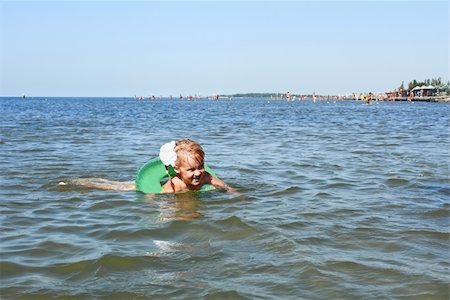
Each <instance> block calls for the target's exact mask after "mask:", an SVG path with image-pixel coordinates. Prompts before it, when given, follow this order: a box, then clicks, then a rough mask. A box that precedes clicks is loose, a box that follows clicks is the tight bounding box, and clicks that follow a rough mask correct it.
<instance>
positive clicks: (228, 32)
mask: <svg viewBox="0 0 450 300" xmlns="http://www.w3.org/2000/svg"><path fill="white" fill-rule="evenodd" d="M0 34H1V35H0V96H21V95H22V94H26V95H28V96H133V95H143V96H149V95H155V96H159V95H163V96H168V95H174V96H178V95H179V94H183V95H189V94H191V95H194V94H200V95H213V94H232V93H240V92H244V93H245V92H286V91H290V92H292V93H312V92H316V93H321V94H346V93H351V92H360V91H366V92H367V91H372V92H380V91H385V90H389V89H393V88H397V87H398V86H399V85H400V84H401V82H402V81H405V84H406V83H407V82H409V81H411V80H413V79H417V80H423V79H426V78H437V77H442V79H443V80H445V82H447V80H448V73H449V72H448V68H449V60H448V59H449V4H448V1H436V2H432V1H423V2H419V1H397V2H388V1H384V2H381V1H349V2H341V1H329V2H312V1H311V2H308V1H287V2H279V1H273V2H269V1H260V2H258V1H246V2H243V1H224V2H209V1H200V2H188V1H181V2H162V1H161V2H155V1H138V2H119V1H114V2H106V1H101V2H90V1H83V2H66V1H53V2H39V1H32V2H12V1H11V2H9V1H7V2H1V3H0Z"/></svg>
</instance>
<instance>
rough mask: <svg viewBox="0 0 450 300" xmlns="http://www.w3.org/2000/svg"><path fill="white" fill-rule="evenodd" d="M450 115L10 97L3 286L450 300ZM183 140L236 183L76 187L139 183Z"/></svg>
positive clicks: (11, 295) (339, 106) (415, 109)
mask: <svg viewBox="0 0 450 300" xmlns="http://www.w3.org/2000/svg"><path fill="white" fill-rule="evenodd" d="M449 112H450V106H449V105H448V104H443V103H418V102H413V103H409V102H402V103H398V102H395V103H392V102H374V103H372V104H371V105H364V104H363V103H362V102H357V101H316V102H313V101H309V100H306V101H294V102H285V101H271V100H268V99H239V100H237V99H236V100H224V99H221V100H219V101H209V100H199V101H180V100H168V99H162V100H156V101H149V100H144V101H137V100H134V99H125V98H48V99H45V98H26V99H18V98H2V99H0V129H1V132H0V169H1V177H0V185H1V189H0V205H1V215H0V222H1V224H0V225H1V241H0V252H1V265H0V266H1V269H0V272H1V274H0V275H1V287H0V288H1V293H0V295H1V298H2V299H24V298H25V299H58V298H64V299H67V298H69V299H70V298H73V299H103V298H105V299H169V298H170V299H201V298H205V299H226V298H228V299H389V298H390V299H448V298H449V282H450V278H449V276H450V274H449V266H450V264H449V220H450V217H449V209H450V204H449V192H450V183H449V159H450V158H449V149H450V138H449V120H450V114H449ZM184 137H190V138H192V139H194V140H197V141H198V142H200V143H201V145H202V146H203V148H204V150H205V152H206V163H207V164H208V165H209V166H210V167H212V168H213V169H214V170H215V171H216V173H217V174H218V176H219V177H220V178H221V179H223V180H224V181H225V182H227V183H228V184H229V185H231V186H233V187H234V188H235V189H236V190H237V193H226V192H224V191H212V192H190V193H185V194H178V195H154V196H146V195H144V194H141V193H139V192H134V191H111V190H99V189H94V188H86V187H82V186H76V185H72V184H70V180H72V179H78V178H90V177H95V178H104V179H108V180H117V181H128V180H133V179H134V176H135V174H136V171H137V169H138V168H139V167H140V166H141V165H143V164H144V163H145V162H146V161H147V160H149V159H151V158H153V157H155V156H157V155H158V152H159V147H160V146H161V145H162V144H164V143H166V142H168V141H171V140H176V139H180V138H184ZM65 183H68V184H65Z"/></svg>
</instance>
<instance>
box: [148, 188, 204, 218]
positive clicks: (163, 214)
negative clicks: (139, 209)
mask: <svg viewBox="0 0 450 300" xmlns="http://www.w3.org/2000/svg"><path fill="white" fill-rule="evenodd" d="M198 194H199V192H187V193H180V194H167V195H166V194H164V195H163V194H148V195H145V198H146V201H147V203H148V204H149V205H150V207H151V208H152V209H153V210H155V211H158V213H159V218H158V219H159V221H160V222H167V221H174V220H193V219H199V218H202V217H203V214H201V213H200V212H199V210H200V209H201V205H202V203H201V201H200V198H199V195H198Z"/></svg>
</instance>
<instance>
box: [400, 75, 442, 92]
mask: <svg viewBox="0 0 450 300" xmlns="http://www.w3.org/2000/svg"><path fill="white" fill-rule="evenodd" d="M424 85H425V86H429V85H432V86H434V87H437V88H440V87H443V86H444V85H447V90H448V87H449V86H450V81H447V84H444V83H443V82H442V78H441V77H438V78H431V79H430V78H428V79H425V80H424V81H417V80H416V79H414V80H413V81H410V82H409V83H408V88H407V89H405V83H404V82H403V81H402V84H401V85H400V87H399V88H398V89H399V90H402V91H405V90H408V91H410V90H412V89H413V88H415V87H416V86H424Z"/></svg>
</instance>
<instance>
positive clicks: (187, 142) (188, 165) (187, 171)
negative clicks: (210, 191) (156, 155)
mask: <svg viewBox="0 0 450 300" xmlns="http://www.w3.org/2000/svg"><path fill="white" fill-rule="evenodd" d="M172 147H173V148H172ZM160 158H161V161H162V162H163V163H164V164H165V165H166V166H168V165H172V167H173V168H174V170H175V172H176V173H177V175H176V176H175V177H170V179H169V181H168V182H167V183H166V184H164V186H163V190H162V192H163V193H179V192H187V191H190V190H199V189H200V188H201V187H202V186H203V185H205V184H211V185H213V186H215V187H216V188H222V189H225V190H227V191H230V192H231V191H234V190H233V189H232V188H230V187H229V186H228V185H227V184H225V182H223V181H222V180H220V179H219V178H217V177H214V176H212V175H211V174H209V173H208V172H206V171H205V162H204V160H205V153H204V152H203V149H202V147H201V146H200V145H199V144H198V143H197V142H195V141H193V140H191V139H182V140H179V141H177V142H171V143H168V144H165V145H163V146H162V147H161V151H160Z"/></svg>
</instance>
